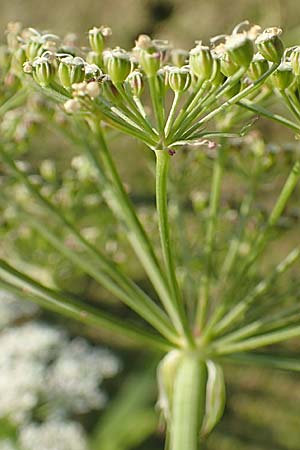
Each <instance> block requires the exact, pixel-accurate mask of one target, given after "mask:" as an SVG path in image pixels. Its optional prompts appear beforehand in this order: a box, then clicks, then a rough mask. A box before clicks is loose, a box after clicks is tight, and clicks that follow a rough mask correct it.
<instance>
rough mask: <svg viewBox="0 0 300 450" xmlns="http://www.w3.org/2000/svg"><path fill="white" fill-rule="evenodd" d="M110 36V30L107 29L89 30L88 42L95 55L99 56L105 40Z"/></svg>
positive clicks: (95, 28)
mask: <svg viewBox="0 0 300 450" xmlns="http://www.w3.org/2000/svg"><path fill="white" fill-rule="evenodd" d="M110 35H111V29H110V28H108V27H100V28H97V27H94V28H92V29H91V30H89V42H90V46H91V48H92V50H93V51H94V52H95V53H98V54H101V53H102V52H103V49H104V43H105V38H106V37H108V36H110Z"/></svg>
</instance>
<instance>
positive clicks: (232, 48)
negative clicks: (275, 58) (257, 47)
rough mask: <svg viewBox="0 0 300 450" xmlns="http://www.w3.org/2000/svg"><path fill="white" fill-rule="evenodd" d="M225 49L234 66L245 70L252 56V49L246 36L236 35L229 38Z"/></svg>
mask: <svg viewBox="0 0 300 450" xmlns="http://www.w3.org/2000/svg"><path fill="white" fill-rule="evenodd" d="M225 49H226V51H227V52H228V54H229V56H230V59H231V60H232V61H233V62H234V63H235V64H237V65H238V66H241V67H245V68H247V67H249V64H250V63H251V61H252V58H253V55H254V48H253V44H252V41H251V40H250V39H249V38H248V37H247V35H246V34H244V33H236V34H232V35H231V36H229V38H227V40H226V45H225Z"/></svg>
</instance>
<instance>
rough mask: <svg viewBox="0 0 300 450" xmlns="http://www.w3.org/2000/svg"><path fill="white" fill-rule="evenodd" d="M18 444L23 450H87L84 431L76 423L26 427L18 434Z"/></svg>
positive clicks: (50, 422) (54, 423)
mask: <svg viewBox="0 0 300 450" xmlns="http://www.w3.org/2000/svg"><path fill="white" fill-rule="evenodd" d="M19 442H20V445H21V447H22V449H24V450H87V443H86V437H85V434H84V431H83V429H82V427H81V426H80V425H79V424H78V423H76V422H58V421H49V422H47V423H44V424H42V425H37V424H33V425H27V426H25V427H24V428H23V429H22V430H21V432H20V437H19Z"/></svg>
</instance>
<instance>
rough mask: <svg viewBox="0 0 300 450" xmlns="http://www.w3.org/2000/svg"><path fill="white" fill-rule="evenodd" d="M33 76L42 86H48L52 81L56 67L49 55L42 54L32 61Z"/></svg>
mask: <svg viewBox="0 0 300 450" xmlns="http://www.w3.org/2000/svg"><path fill="white" fill-rule="evenodd" d="M32 68H33V78H34V79H35V81H36V82H37V83H38V84H39V85H40V86H42V87H47V86H49V84H50V83H51V81H52V79H53V77H54V75H55V69H54V66H53V64H52V62H51V61H49V59H48V58H47V57H44V56H41V57H38V58H35V60H34V61H33V63H32Z"/></svg>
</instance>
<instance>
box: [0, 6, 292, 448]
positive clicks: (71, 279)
mask: <svg viewBox="0 0 300 450" xmlns="http://www.w3.org/2000/svg"><path fill="white" fill-rule="evenodd" d="M0 4H1V14H0V28H1V35H2V36H4V31H5V28H6V24H7V23H8V22H9V21H21V22H22V24H23V26H24V27H27V26H32V27H34V28H37V29H40V30H43V31H45V30H48V31H51V32H54V33H57V34H65V33H69V32H75V33H78V34H79V36H80V40H81V44H82V45H85V44H86V43H87V30H88V29H90V28H92V26H100V25H102V24H104V25H108V26H110V27H111V28H112V30H113V35H112V38H111V41H110V44H111V46H115V45H119V46H122V47H124V48H131V47H132V46H133V42H134V40H135V39H136V38H137V36H138V35H139V34H141V33H146V34H149V35H151V36H152V37H153V38H161V39H168V40H169V41H171V42H172V43H173V44H174V45H175V46H180V47H185V48H191V47H192V46H193V44H194V41H195V40H203V41H204V42H207V39H208V38H209V37H211V36H214V35H218V34H222V33H229V32H230V31H231V30H232V28H233V27H234V26H235V25H236V24H237V23H239V22H241V21H243V20H245V19H248V20H249V21H250V22H253V23H258V24H260V25H261V26H262V27H268V26H281V27H282V28H284V35H283V36H284V40H285V43H286V44H287V45H289V44H290V43H293V44H294V45H295V44H297V43H298V44H300V20H299V18H300V2H299V1H296V0H260V1H258V0H240V1H228V0H227V1H225V0H213V1H212V0H185V1H179V0H162V1H158V0H126V1H120V0H110V1H107V0H106V1H103V0H84V1H82V0H72V1H70V0H64V1H62V0H51V2H48V1H47V2H46V1H42V0H0ZM262 123H263V125H262V127H264V126H265V127H267V130H268V134H269V135H270V136H271V139H274V138H275V136H279V137H280V138H281V137H282V135H284V138H285V139H286V136H288V138H287V139H289V140H290V141H291V142H293V136H292V135H291V134H289V133H287V132H286V131H283V130H278V128H276V131H274V130H273V128H272V126H270V125H264V122H262ZM35 133H36V135H35V137H34V139H32V140H31V141H30V142H29V143H28V142H27V143H26V150H25V151H24V154H25V155H26V156H24V159H27V158H28V160H29V161H30V162H31V164H32V165H33V166H34V167H36V168H38V167H39V166H40V164H41V162H42V161H43V159H45V158H48V157H49V152H50V151H52V150H50V149H53V148H57V145H59V144H61V142H62V141H61V140H60V138H58V137H56V136H55V135H54V136H53V135H49V136H48V137H47V139H46V140H45V141H43V148H42V149H41V148H40V144H39V142H40V139H41V136H43V133H41V132H39V131H38V130H36V131H35ZM43 139H44V136H43ZM128 142H130V141H129V140H128V139H127V138H124V139H123V140H122V141H121V142H118V150H116V154H115V155H116V158H117V160H118V163H119V166H120V168H121V172H122V175H123V176H124V177H125V179H126V180H127V181H128V182H129V183H130V187H131V189H132V191H133V192H138V193H139V197H138V199H137V201H140V202H142V203H143V204H142V206H143V205H144V206H143V207H144V209H143V211H141V214H144V217H145V218H146V219H145V220H146V221H147V219H149V218H150V219H151V217H152V216H151V214H152V211H150V212H149V211H148V209H147V207H148V206H149V205H148V204H149V202H150V203H151V201H152V197H151V195H152V194H151V192H152V184H153V179H152V178H151V177H149V178H147V181H146V182H145V177H144V171H145V170H147V164H148V162H147V158H146V161H140V162H139V163H138V164H133V161H134V162H136V161H137V155H138V153H137V152H138V151H140V149H137V150H135V151H134V152H133V153H131V155H132V156H131V157H129V155H128V153H127V154H126V156H125V158H124V154H122V150H124V149H125V148H127V146H128ZM262 145H264V144H262ZM22 152H23V150H22V151H21V152H20V153H22ZM27 155H29V157H28V156H27ZM51 157H53V158H54V159H56V161H58V162H59V168H58V170H59V171H60V172H61V173H64V171H66V170H67V168H68V167H69V162H70V161H71V160H72V164H73V166H72V170H73V171H74V173H75V175H74V174H73V176H74V178H76V177H77V176H78V173H79V172H80V171H81V172H80V173H81V175H80V174H79V176H81V177H82V178H81V181H83V183H85V178H84V176H85V175H84V170H85V169H84V167H83V164H82V162H81V163H80V161H79V162H78V160H77V162H76V160H75V162H74V157H76V152H75V153H74V151H73V149H71V148H69V147H68V145H65V144H64V152H57V154H56V152H55V151H54V152H53V151H52V154H51ZM68 177H69V178H68ZM195 179H197V175H195ZM72 180H73V178H72V176H71V177H70V175H69V173H68V175H67V183H69V184H68V186H70V185H71V184H72ZM229 185H230V184H229ZM72 188H73V186H72ZM86 189H87V193H86V194H87V196H88V195H90V194H91V192H89V189H90V187H89V186H86ZM193 189H194V186H192V187H191V190H193ZM89 200H91V201H92V197H91V196H90V197H89ZM79 201H80V199H79ZM147 202H148V203H147ZM75 213H77V214H81V211H76V212H75ZM102 220H103V223H105V224H106V228H107V224H109V223H111V224H112V225H111V229H110V230H114V231H111V232H108V233H107V234H106V235H105V236H101V237H99V236H96V237H95V236H93V231H94V228H93V227H89V223H88V220H86V222H87V223H86V224H85V225H86V233H87V236H89V238H91V239H95V240H97V242H98V244H99V242H100V244H102V243H103V242H102V241H105V242H106V244H105V245H106V246H107V247H106V250H107V252H110V253H111V254H112V255H113V256H114V257H115V258H116V260H118V262H120V263H121V264H122V263H123V262H124V253H122V251H120V249H119V247H118V244H116V241H118V240H120V241H121V248H123V249H125V250H124V251H125V252H128V251H129V250H128V248H126V247H125V244H124V242H123V241H122V237H120V233H121V232H120V230H118V229H117V228H116V227H115V223H114V221H113V218H112V217H111V216H110V214H109V213H108V212H107V211H105V212H104V214H103V218H102ZM1 225H3V223H1ZM14 230H15V229H14ZM18 230H19V233H21V234H20V235H18V236H16V232H15V231H13V232H11V230H7V229H6V230H5V232H3V231H2V236H3V237H6V238H7V236H8V239H9V244H8V245H7V249H5V248H4V247H5V246H3V249H2V252H3V253H4V255H5V253H6V252H9V251H10V245H11V243H13V244H14V245H15V248H17V250H18V252H19V256H18V257H20V255H21V257H22V256H23V258H25V259H26V258H27V263H28V267H29V266H30V268H31V269H33V270H34V271H35V272H36V275H37V276H38V277H39V279H42V280H44V281H45V282H46V283H47V282H49V273H48V271H47V268H43V264H40V266H38V264H39V262H41V261H42V260H43V258H44V255H45V253H47V252H49V253H48V260H49V261H48V263H49V265H50V266H52V268H54V266H55V269H53V270H54V272H55V273H54V275H52V276H53V278H54V281H53V279H52V280H50V283H53V284H56V285H58V286H59V287H61V288H62V289H65V290H71V291H73V292H75V294H77V295H81V294H82V293H86V294H87V296H88V298H89V299H90V300H91V301H93V300H95V299H96V298H97V299H98V298H99V296H100V297H101V301H103V303H104V305H106V304H108V303H109V301H110V300H108V299H107V298H106V297H105V296H106V294H105V292H102V291H101V290H100V291H99V290H98V289H96V288H95V285H94V284H93V283H92V282H91V280H89V279H87V278H86V277H84V276H83V275H82V274H78V273H76V271H74V268H73V267H69V266H68V265H66V264H65V262H64V261H61V260H57V259H55V258H54V259H53V257H52V254H51V252H50V251H49V249H48V248H47V247H45V244H44V243H41V242H40V241H39V240H38V239H37V240H35V241H34V243H33V241H32V236H30V242H29V240H28V235H26V233H27V231H28V230H26V228H24V227H23V228H22V227H21V228H19V229H18ZM20 230H21V231H20ZM89 233H90V234H89ZM103 245H104V244H103ZM122 245H123V247H122ZM30 246H31V247H32V246H34V248H35V258H31V256H32V255H31V248H30ZM37 249H38V251H37ZM0 253H1V251H0ZM29 254H30V257H26V255H29ZM39 258H40V261H39ZM51 258H52V259H51ZM122 258H123V259H122ZM34 259H35V261H36V264H37V266H33V264H34V262H33V260H34ZM125 263H126V264H128V261H125ZM130 264H132V267H131V268H130V270H131V272H132V273H136V271H137V267H136V266H135V263H134V262H132V263H131V261H130ZM130 264H129V265H130ZM141 276H142V274H141ZM140 282H141V283H142V282H143V280H140ZM18 301H19V300H18V299H17V298H7V295H6V294H5V293H4V292H2V293H1V292H0V308H2V309H0V316H1V315H2V317H4V316H5V317H8V319H7V320H4V321H3V323H0V329H1V330H2V331H1V334H0V342H2V345H1V351H2V352H3V349H6V351H7V354H8V355H9V356H8V357H7V358H8V359H9V360H10V361H11V359H12V358H16V355H17V354H18V348H17V347H14V346H13V345H12V344H11V342H12V339H15V342H17V341H18V340H20V339H21V340H22V339H23V340H24V339H32V336H37V338H38V339H39V340H42V342H44V341H45V342H46V344H45V345H44V347H42V349H38V350H36V349H33V350H32V348H30V349H29V351H28V355H27V356H26V355H25V356H24V355H23V359H24V361H23V360H22V361H21V362H18V364H16V367H14V372H12V371H11V366H10V371H9V370H8V369H7V367H8V365H7V360H8V359H3V358H2V359H3V361H1V360H0V450H19V448H22V450H23V449H25V450H35V449H39V450H44V447H42V445H44V446H45V449H46V448H47V449H48V448H51V450H52V449H53V450H61V449H62V450H86V449H91V450H130V449H131V450H137V449H139V450H153V449H154V448H157V449H159V448H163V427H162V426H161V425H160V422H159V413H158V412H157V411H155V410H154V408H153V407H154V405H155V401H156V396H157V392H156V386H155V383H154V380H155V366H156V363H157V359H156V356H153V358H152V359H150V358H149V357H148V356H147V355H145V354H144V353H143V352H140V351H137V350H136V349H134V348H131V347H130V346H129V345H127V343H126V342H119V341H117V340H116V339H115V338H114V337H113V336H106V335H102V334H100V335H99V333H97V332H95V331H94V330H86V329H84V328H83V327H81V326H77V325H76V324H74V323H72V322H68V321H64V320H61V319H59V318H58V317H56V316H55V315H51V314H48V313H45V312H42V311H40V310H37V309H35V308H33V307H32V308H29V309H28V310H26V308H25V310H24V311H23V310H22V308H21V306H20V305H21V303H18ZM97 301H98V300H97ZM18 305H19V306H18ZM113 308H116V309H117V308H119V305H116V304H114V303H113ZM120 310H121V314H123V315H124V317H126V312H124V310H123V309H122V308H120ZM20 311H21V313H20ZM5 314H6V315H5ZM16 325H17V326H16ZM30 327H31V328H30ZM62 330H64V331H62ZM34 333H36V334H34ZM60 333H62V334H63V337H62V335H61V334H60ZM78 335H79V336H82V339H84V340H81V341H78V340H76V336H78ZM7 336H14V337H13V338H11V337H7ZM29 336H31V338H30V337H29ZM9 339H10V340H9ZM43 339H44V341H43ZM49 339H50V340H49ZM58 340H60V342H61V340H62V341H63V346H64V348H63V349H62V348H58V347H59V346H58V345H57V342H58ZM8 342H9V343H10V346H9V344H8ZM53 342H54V343H53ZM104 345H105V346H106V347H108V348H109V349H110V350H109V351H108V350H103V346H104ZM5 346H7V347H5ZM89 346H90V347H89ZM45 348H46V350H47V352H48V354H49V355H50V356H49V359H47V358H46V359H45V360H43V361H42V362H41V360H40V359H39V358H38V356H37V355H38V354H39V353H38V352H41V351H44V349H45ZM64 349H65V352H64ZM299 349H300V347H299V344H298V343H294V344H293V350H294V351H299ZM30 351H31V353H30ZM9 352H10V353H9ZM72 352H75V353H74V355H75V357H74V358H73V360H72V357H71V356H70V354H71V355H72ZM76 352H77V353H76ZM78 352H79V353H78ZM97 352H99V353H97ZM101 352H102V353H101ZM103 352H104V353H103ZM105 352H106V353H105ZM78 354H80V358H81V359H79V361H81V363H82V365H86V364H90V365H91V366H92V367H93V370H92V373H89V377H90V380H91V381H90V385H89V388H87V387H86V386H84V385H83V386H82V390H81V391H80V392H78V391H76V389H75V388H74V386H76V383H77V384H78V383H79V381H78V380H79V379H81V378H85V377H87V374H86V373H85V372H84V369H83V367H79V366H78V364H77V366H76V363H75V362H74V359H76V358H77V360H78V358H79V356H78ZM67 355H69V359H68V358H67ZM76 355H77V356H76ZM88 355H89V356H88ZM64 358H65V359H64ZM88 358H89V359H88ZM99 359H101V361H102V364H100V363H99ZM37 360H38V363H39V366H38V368H36V361H37ZM28 361H29V363H30V364H31V366H32V365H33V366H34V367H35V370H36V371H37V372H34V374H33V376H32V379H31V380H30V381H28V382H27V384H26V385H25V387H24V379H22V380H21V381H20V380H19V378H17V374H20V373H23V372H22V371H23V370H24V367H28V365H27V366H26V364H29V363H28ZM97 361H98V362H97ZM24 364H25V365H24ZM41 364H42V366H41ZM49 366H50V369H49ZM46 369H47V370H48V372H47V373H48V375H47V377H49V379H54V380H55V377H54V374H55V373H56V374H57V375H56V376H57V378H65V379H67V378H68V377H70V380H72V382H71V381H70V383H69V385H67V386H64V385H62V383H59V382H58V381H57V383H56V384H55V383H54V381H53V383H54V384H53V386H52V387H51V389H50V391H47V390H45V389H41V386H40V378H38V377H37V373H39V376H40V374H41V371H42V373H43V374H44V371H46ZM49 370H50V372H49ZM51 371H52V372H51ZM45 373H46V372H45ZM49 373H50V375H49ZM1 374H2V375H1ZM51 374H52V375H51ZM226 375H227V379H228V398H229V402H228V405H227V408H226V411H225V416H224V418H223V420H222V421H221V423H220V425H219V426H218V427H217V429H216V432H215V433H213V435H212V436H211V438H210V439H209V440H208V442H207V444H206V445H207V447H206V448H207V449H208V450H217V449H221V450H229V449H230V450H233V449H234V450H299V448H300V444H299V443H300V381H299V376H297V375H290V374H286V373H278V372H273V371H270V370H266V369H251V368H248V367H246V368H237V367H227V370H226ZM45 376H46V375H45ZM1 377H2V378H1ZM13 378H14V379H15V380H17V381H16V384H15V387H14V385H13V388H12V389H15V393H16V392H17V390H18V389H19V390H20V389H21V391H20V392H23V393H24V392H28V386H30V389H31V391H30V392H31V394H32V396H35V397H34V398H35V402H34V401H33V403H32V404H31V405H32V407H31V406H30V405H29V406H26V405H27V403H26V401H25V412H24V414H25V416H24V417H25V419H24V420H23V419H20V418H17V419H16V418H14V417H10V416H9V414H10V411H13V410H15V409H16V407H20V408H24V403H22V404H21V405H20V404H19V403H14V402H13V400H14V397H13V393H12V394H11V396H10V397H9V398H8V400H7V402H8V403H7V405H8V406H7V407H6V409H5V408H4V407H3V404H4V403H3V402H4V401H3V397H2V395H1V389H2V391H3V392H4V391H5V390H7V389H8V388H7V386H8V385H9V384H10V380H12V379H13ZM18 380H19V381H18ZM97 380H98V381H97ZM1 382H2V384H1ZM5 383H6V384H5ZM18 383H19V384H18ZM72 383H73V385H72ZM66 384H68V383H66ZM20 385H21V387H20ZM91 385H92V388H91ZM22 389H23V391H22ZM72 389H73V390H72ZM74 389H75V390H74ZM18 392H19V391H18ZM51 392H52V394H51ZM53 392H56V393H57V395H55V396H54V397H53ZM24 395H25V394H24ZM93 397H94V400H95V399H98V402H97V401H96V400H95V402H94V403H93V401H92V398H93ZM62 399H64V400H63V402H64V407H62ZM71 399H73V400H74V399H75V400H76V399H77V403H76V404H75V403H74V401H73V403H72V402H71ZM25 400H26V399H25ZM15 401H16V402H17V399H16V400H15ZM68 402H71V404H70V406H69V407H68V408H67V407H66V404H69V403H68ZM1 404H2V406H1ZM49 404H50V406H51V407H50V406H49ZM16 405H17V406H16ZM2 410H3V411H4V412H1V411H2ZM53 411H54V412H53ZM8 413H9V414H8ZM1 414H2V416H1ZM5 414H6V419H5V420H4V419H1V417H5ZM8 416H9V417H10V419H9V420H7V417H8ZM22 417H23V416H22ZM45 417H47V424H48V422H49V421H50V422H51V423H50V424H48V425H46V427H45V426H44V428H43V429H42V426H43V421H44V420H45ZM57 417H60V418H61V417H63V418H64V420H65V422H66V423H67V425H66V428H65V430H63V431H62V430H60V429H59V427H58V424H57ZM29 418H30V420H29ZM1 420H2V421H1ZM28 420H29V421H33V422H34V423H38V424H40V428H39V429H38V430H37V427H36V429H34V427H33V425H30V424H28ZM60 420H61V419H60ZM20 423H21V425H22V426H21V425H20V426H21V428H22V430H21V431H16V429H17V428H18V426H19V425H18V424H20ZM24 424H25V425H24ZM16 427H17V428H16ZM47 427H48V428H47ZM51 427H52V428H51ZM68 427H69V428H68ZM72 427H73V428H72ZM18 433H19V434H18ZM59 433H61V436H63V437H61V439H60V441H59V443H57V444H53V442H52V444H51V445H52V447H51V446H49V447H47V445H50V444H49V442H48V441H49V439H50V438H49V436H50V437H51V436H54V435H57V436H59V435H60V434H59ZM68 433H69V434H68ZM17 434H18V436H19V437H18V439H19V441H18V442H19V443H18V444H16V439H15V438H16V435H17ZM71 435H72V436H73V438H72V439H70V438H68V436H71ZM7 436H8V437H7ZM74 436H75V438H74ZM1 439H2V441H1ZM47 439H48V441H47ZM51 439H53V437H52V438H51ZM63 439H65V442H67V444H65V445H66V446H65V447H63V446H61V447H59V446H60V445H61V443H62V442H63ZM43 442H44V444H43ZM53 445H54V446H53ZM55 445H56V447H55ZM19 446H21V447H19ZM187 450H188V449H187Z"/></svg>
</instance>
